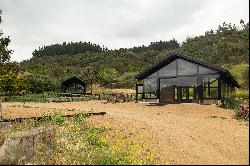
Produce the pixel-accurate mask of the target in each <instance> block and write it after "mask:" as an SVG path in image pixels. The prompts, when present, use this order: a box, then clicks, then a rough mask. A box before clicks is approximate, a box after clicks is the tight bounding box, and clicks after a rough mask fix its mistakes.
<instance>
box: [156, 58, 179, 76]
mask: <svg viewBox="0 0 250 166" xmlns="http://www.w3.org/2000/svg"><path fill="white" fill-rule="evenodd" d="M176 75H177V71H176V61H173V62H171V63H170V64H168V65H167V66H165V67H163V68H161V69H160V70H159V77H170V76H176Z"/></svg>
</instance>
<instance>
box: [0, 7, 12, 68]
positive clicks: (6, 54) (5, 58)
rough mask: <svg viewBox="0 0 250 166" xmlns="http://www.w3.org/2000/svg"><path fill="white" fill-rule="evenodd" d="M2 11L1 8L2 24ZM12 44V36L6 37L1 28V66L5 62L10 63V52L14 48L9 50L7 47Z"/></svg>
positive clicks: (0, 21) (0, 20) (0, 19)
mask: <svg viewBox="0 0 250 166" xmlns="http://www.w3.org/2000/svg"><path fill="white" fill-rule="evenodd" d="M1 15H2V11H1V10H0V25H1V23H2V18H1ZM9 44H10V38H9V37H4V36H3V32H2V30H0V67H2V65H4V64H5V63H8V62H9V60H10V54H11V53H12V50H9V49H8V48H7V47H8V45H9Z"/></svg>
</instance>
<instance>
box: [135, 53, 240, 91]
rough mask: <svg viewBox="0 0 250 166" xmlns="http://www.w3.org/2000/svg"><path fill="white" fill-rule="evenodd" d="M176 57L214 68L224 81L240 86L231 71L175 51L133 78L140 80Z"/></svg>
mask: <svg viewBox="0 0 250 166" xmlns="http://www.w3.org/2000/svg"><path fill="white" fill-rule="evenodd" d="M176 59H183V60H186V61H189V62H192V63H196V64H199V65H201V66H204V67H207V68H210V69H213V70H216V71H218V72H219V73H220V74H221V77H222V78H223V79H225V80H226V81H229V83H231V84H232V85H233V86H235V87H238V88H239V87H240V85H239V84H238V82H237V81H236V80H235V79H234V77H233V76H232V75H231V73H230V72H229V71H228V70H226V69H223V68H221V67H219V66H215V65H211V64H208V63H205V62H202V61H200V60H197V59H194V58H192V57H190V56H187V55H183V54H180V53H177V52H172V53H170V55H169V56H168V57H167V58H165V59H163V60H161V61H159V62H157V63H155V64H153V65H152V66H150V67H149V68H147V69H146V70H144V71H142V72H140V73H138V74H137V75H136V76H135V78H136V79H138V80H142V79H144V78H146V77H148V76H149V75H151V74H153V73H154V72H156V71H158V70H160V69H161V68H163V67H164V66H166V65H168V64H169V63H171V62H173V61H174V60H176Z"/></svg>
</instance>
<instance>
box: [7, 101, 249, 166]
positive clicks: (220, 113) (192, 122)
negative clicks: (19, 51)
mask: <svg viewBox="0 0 250 166" xmlns="http://www.w3.org/2000/svg"><path fill="white" fill-rule="evenodd" d="M3 108H4V116H5V117H10V116H11V117H25V116H33V115H41V114H42V113H43V112H53V111H54V110H61V111H62V112H66V113H67V112H70V113H74V112H80V111H91V110H92V111H106V112H107V114H106V115H104V116H93V117H91V118H90V119H91V121H92V122H93V123H95V124H97V125H105V126H111V127H114V128H119V129H120V130H124V131H125V132H129V133H130V134H131V135H134V136H135V137H137V136H140V138H141V139H142V141H143V142H145V144H147V145H150V146H152V147H157V148H158V150H157V149H156V153H157V154H158V157H159V161H161V162H162V163H167V164H249V157H248V155H249V148H248V146H249V132H248V131H249V123H248V122H239V121H237V120H235V119H232V116H233V112H232V111H230V110H225V109H221V108H218V107H216V106H214V105H198V104H169V105H163V106H152V105H149V104H146V103H134V102H129V103H117V104H111V103H109V104H104V103H102V102H100V101H86V102H72V103H25V104H23V103H3ZM67 109H68V110H69V109H70V111H67Z"/></svg>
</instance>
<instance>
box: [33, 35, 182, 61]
mask: <svg viewBox="0 0 250 166" xmlns="http://www.w3.org/2000/svg"><path fill="white" fill-rule="evenodd" d="M179 47H180V45H179V43H178V42H177V41H176V40H175V39H172V40H170V41H159V42H151V43H150V45H149V46H144V45H142V46H138V47H133V48H132V49H131V50H132V51H133V52H134V53H138V52H144V51H148V50H155V51H163V50H164V49H175V48H179ZM123 50H126V48H125V49H124V48H120V49H118V50H114V51H116V52H121V51H123ZM107 51H112V50H109V49H108V48H107V47H104V46H102V47H101V46H100V45H98V44H93V43H91V42H82V41H80V42H75V43H74V42H70V43H66V42H63V44H53V45H49V46H43V47H39V48H38V50H36V49H35V51H34V52H33V53H32V55H33V56H34V57H42V56H55V55H76V54H79V53H86V52H90V53H96V52H107Z"/></svg>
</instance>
